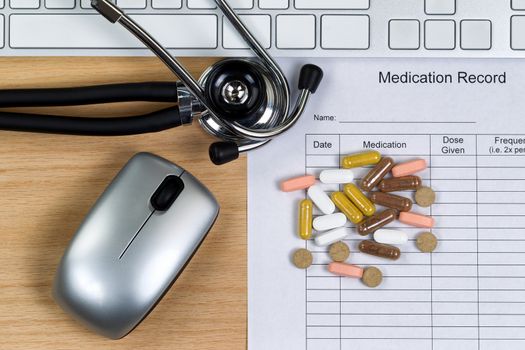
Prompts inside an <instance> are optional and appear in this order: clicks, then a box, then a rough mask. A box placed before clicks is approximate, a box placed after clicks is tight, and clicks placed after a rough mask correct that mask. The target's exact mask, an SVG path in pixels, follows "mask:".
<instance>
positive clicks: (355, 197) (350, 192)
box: [343, 184, 376, 216]
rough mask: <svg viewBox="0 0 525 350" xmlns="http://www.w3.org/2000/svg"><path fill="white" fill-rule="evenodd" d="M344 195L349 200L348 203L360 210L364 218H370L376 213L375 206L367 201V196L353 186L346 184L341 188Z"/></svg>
mask: <svg viewBox="0 0 525 350" xmlns="http://www.w3.org/2000/svg"><path fill="white" fill-rule="evenodd" d="M343 192H344V194H346V196H347V197H348V198H350V201H351V202H352V203H354V205H355V206H356V207H357V208H358V209H359V210H361V212H362V213H363V214H365V215H366V216H372V215H374V213H375V212H376V206H375V205H374V203H372V202H371V201H370V199H368V197H367V196H365V195H364V193H363V192H361V190H360V189H359V188H358V187H357V186H356V185H354V184H347V185H345V187H344V188H343Z"/></svg>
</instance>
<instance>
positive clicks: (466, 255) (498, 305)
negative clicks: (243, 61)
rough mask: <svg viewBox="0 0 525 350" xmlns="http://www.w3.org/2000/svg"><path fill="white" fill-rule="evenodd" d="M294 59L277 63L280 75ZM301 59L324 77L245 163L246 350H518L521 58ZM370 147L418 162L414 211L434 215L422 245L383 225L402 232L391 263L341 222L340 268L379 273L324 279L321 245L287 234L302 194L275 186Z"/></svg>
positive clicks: (523, 305)
mask: <svg viewBox="0 0 525 350" xmlns="http://www.w3.org/2000/svg"><path fill="white" fill-rule="evenodd" d="M301 63H307V60H304V62H302V61H298V60H284V61H283V62H282V64H283V66H284V67H285V70H286V71H287V72H288V73H291V75H292V76H293V72H294V70H295V69H296V67H297V66H298V65H300V64H301ZM314 63H316V64H318V65H320V66H321V67H322V68H323V69H324V71H325V80H324V81H323V83H322V85H321V86H320V88H319V90H318V92H317V94H316V95H314V96H312V103H311V104H310V105H309V107H308V108H307V111H306V113H305V114H304V116H303V117H302V119H301V120H300V121H299V122H298V123H297V125H296V126H294V127H293V128H292V129H291V130H290V131H289V132H287V133H286V134H285V135H283V136H281V137H278V138H277V139H275V140H274V141H272V142H270V143H269V144H268V145H267V146H265V147H262V148H261V149H259V150H257V151H255V152H253V153H250V155H249V157H248V169H249V176H248V185H249V186H248V188H249V194H248V198H249V200H248V202H249V203H248V245H249V254H248V257H249V258H248V260H249V261H248V271H249V277H248V281H249V282H248V285H249V286H248V289H249V296H248V298H249V301H248V313H249V315H248V348H249V350H347V349H352V350H360V349H366V350H386V349H388V350H395V349H403V350H441V349H446V350H456V349H460V350H474V349H476V350H501V349H505V350H522V349H525V60H521V61H520V60H510V59H508V60H411V59H399V60H394V59H389V60H387V59H377V60H374V59H366V60H360V59H353V60H339V59H333V60H319V61H317V62H314ZM423 76H426V77H428V78H427V79H422V78H421V77H423ZM431 77H434V78H433V79H431ZM439 77H442V78H439ZM371 149H373V150H378V151H380V152H381V153H382V154H383V155H385V156H390V157H392V158H393V159H394V160H395V161H396V162H402V161H407V160H413V159H417V158H422V159H425V160H426V161H427V163H428V165H429V168H428V169H427V170H425V171H424V172H422V173H420V174H418V175H420V176H421V177H422V179H423V184H424V185H425V186H430V187H432V188H433V189H434V190H435V191H436V195H437V198H436V203H435V204H434V205H433V206H432V207H430V208H421V207H418V206H414V209H413V210H414V211H415V212H418V213H421V214H425V215H431V216H432V217H434V218H435V220H436V226H435V227H434V228H433V229H432V230H431V231H432V232H433V233H434V234H435V235H436V236H437V238H438V247H437V249H436V250H435V251H434V252H433V253H422V252H420V251H419V250H418V249H417V247H416V245H415V237H416V235H417V234H419V233H421V232H423V231H425V230H423V229H418V228H411V227H408V226H404V225H402V224H400V223H399V222H394V223H392V224H390V225H388V226H387V228H396V229H400V230H403V231H405V232H407V233H408V235H409V242H408V244H406V245H403V246H401V247H400V248H401V252H402V253H401V257H400V259H399V260H397V261H391V260H385V259H381V258H378V257H373V256H369V255H365V254H363V253H361V252H359V250H358V249H357V246H358V244H359V242H360V241H362V240H363V238H364V237H361V236H359V235H358V234H357V233H356V232H355V229H354V228H353V225H350V224H349V223H347V226H348V232H349V234H348V236H347V238H346V239H345V240H344V242H345V243H347V244H348V245H349V247H350V250H351V254H350V257H349V259H348V260H347V263H350V264H355V265H358V266H362V267H366V266H376V267H378V268H379V269H381V271H382V272H383V276H384V279H383V283H382V284H381V285H380V286H379V287H377V288H368V287H366V286H365V285H364V284H363V283H362V282H361V281H360V280H359V279H352V278H345V277H339V276H335V275H332V274H330V273H329V272H328V271H327V264H328V263H329V262H330V258H329V256H328V253H327V248H326V247H318V246H316V245H315V243H314V242H313V240H310V241H304V240H301V239H300V238H299V237H298V235H297V215H298V205H299V202H300V201H301V200H302V199H304V198H305V196H306V193H305V191H297V192H291V193H284V192H281V191H280V190H279V183H280V181H282V180H285V179H288V178H291V177H295V176H300V175H304V174H312V175H316V176H318V175H319V172H320V171H321V170H323V169H335V168H339V166H340V160H341V158H342V156H344V155H346V154H350V153H355V152H360V151H363V150H371ZM367 171H368V169H360V170H357V171H356V173H355V175H356V177H357V178H361V177H362V176H363V175H364V174H365V173H366V172H367ZM323 188H324V189H325V190H326V191H327V192H331V191H338V190H340V187H339V186H338V185H323ZM315 215H319V212H316V211H315V210H314V216H315ZM314 235H315V232H314ZM365 239H366V238H365ZM298 248H306V249H308V250H310V251H311V252H312V253H313V265H312V266H311V267H310V268H308V269H307V270H301V269H298V268H296V267H295V266H294V265H293V264H292V254H293V252H294V251H295V250H296V249H298Z"/></svg>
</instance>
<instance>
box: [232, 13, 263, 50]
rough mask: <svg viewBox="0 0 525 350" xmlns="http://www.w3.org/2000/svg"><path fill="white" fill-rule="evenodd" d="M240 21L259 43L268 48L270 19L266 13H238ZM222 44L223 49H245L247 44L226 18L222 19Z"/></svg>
mask: <svg viewBox="0 0 525 350" xmlns="http://www.w3.org/2000/svg"><path fill="white" fill-rule="evenodd" d="M239 17H240V18H241V20H242V22H243V23H244V24H245V25H246V26H247V27H248V29H249V30H250V31H251V32H252V33H253V35H254V36H255V38H256V39H257V40H258V41H259V43H261V45H262V46H263V47H264V48H266V49H269V48H270V46H271V42H272V39H271V27H272V24H271V23H272V22H271V21H272V19H271V17H270V16H268V15H240V16H239ZM222 23H223V26H222V45H223V46H224V48H225V49H247V48H248V45H247V44H246V43H245V42H244V40H243V39H242V38H241V36H240V35H239V34H238V33H237V31H236V30H235V29H234V28H233V27H232V25H231V24H230V22H229V21H228V19H226V18H224V17H223V19H222Z"/></svg>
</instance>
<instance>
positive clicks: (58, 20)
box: [10, 14, 217, 49]
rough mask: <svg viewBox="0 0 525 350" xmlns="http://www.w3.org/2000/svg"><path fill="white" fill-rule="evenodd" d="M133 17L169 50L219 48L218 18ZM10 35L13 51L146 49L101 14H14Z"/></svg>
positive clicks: (192, 16) (209, 16)
mask: <svg viewBox="0 0 525 350" xmlns="http://www.w3.org/2000/svg"><path fill="white" fill-rule="evenodd" d="M132 17H133V18H134V19H135V20H136V21H137V22H138V23H139V24H140V25H141V26H143V27H144V28H145V29H146V30H147V31H149V32H150V34H151V35H153V37H155V38H156V39H157V40H158V41H160V43H161V44H163V45H164V46H166V47H167V48H195V49H201V48H202V49H204V48H208V49H214V48H216V47H217V16H215V15H135V16H132ZM27 28H31V31H28V30H27ZM10 32H11V37H10V45H11V47H14V48H57V49H60V48H64V49H67V48H144V45H143V44H142V43H141V42H140V41H138V39H136V38H134V37H133V36H132V35H129V32H127V31H126V30H125V29H124V28H123V27H121V26H117V25H114V24H112V23H110V22H109V21H108V20H106V19H105V18H104V17H102V16H100V15H98V14H94V15H80V16H79V15H46V16H40V15H11V17H10ZM174 33H176V34H177V33H184V35H174Z"/></svg>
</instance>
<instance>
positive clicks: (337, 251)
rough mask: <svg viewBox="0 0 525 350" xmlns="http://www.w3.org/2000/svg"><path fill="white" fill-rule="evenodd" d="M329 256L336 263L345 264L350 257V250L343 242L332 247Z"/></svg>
mask: <svg viewBox="0 0 525 350" xmlns="http://www.w3.org/2000/svg"><path fill="white" fill-rule="evenodd" d="M328 255H330V258H332V260H333V261H335V262H343V261H345V260H346V259H348V257H349V256H350V248H348V245H346V243H343V242H337V243H334V244H332V245H331V246H330V250H329V251H328Z"/></svg>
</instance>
